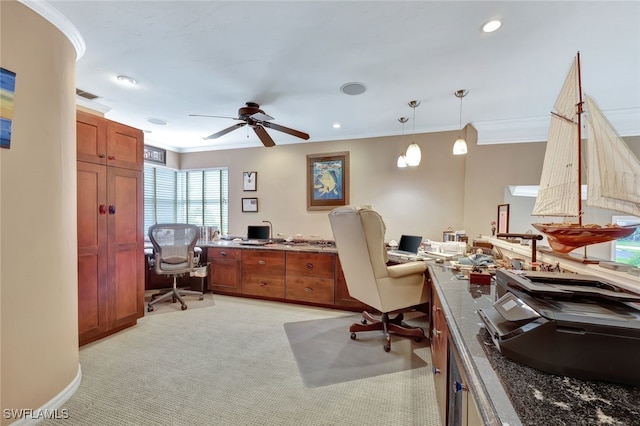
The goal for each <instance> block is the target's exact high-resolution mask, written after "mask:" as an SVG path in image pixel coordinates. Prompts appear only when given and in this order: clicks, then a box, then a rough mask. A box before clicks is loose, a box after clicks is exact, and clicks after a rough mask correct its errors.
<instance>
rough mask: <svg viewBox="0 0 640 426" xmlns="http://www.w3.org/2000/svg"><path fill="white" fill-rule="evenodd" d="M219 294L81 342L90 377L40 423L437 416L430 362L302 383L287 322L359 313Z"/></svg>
mask: <svg viewBox="0 0 640 426" xmlns="http://www.w3.org/2000/svg"><path fill="white" fill-rule="evenodd" d="M213 298H214V305H213V306H210V307H205V308H201V309H191V308H189V309H187V310H186V311H181V310H179V309H177V310H175V311H173V312H168V313H166V314H162V315H150V316H146V317H144V318H141V319H140V320H139V322H138V325H136V326H135V327H132V328H129V329H126V330H124V331H122V332H119V333H117V334H114V335H113V336H110V337H107V338H105V339H102V340H99V341H97V342H94V343H91V344H89V345H86V346H83V347H82V348H81V349H80V364H81V366H82V382H81V383H80V386H79V388H78V390H77V391H76V393H75V394H74V395H73V396H72V397H71V398H70V399H69V401H67V402H66V403H65V404H64V405H63V407H61V408H66V409H67V410H68V413H69V416H70V417H69V419H65V420H46V421H43V422H41V423H40V424H41V425H64V426H85V425H92V426H102V425H107V426H110V425H127V426H128V425H154V426H155V425H214V426H216V425H224V426H247V425H250V426H253V425H265V426H271V425H274V426H275V425H278V426H289V425H290V426H301V425H304V426H315V425H318V426H320V425H321V426H331V425H336V426H338V425H339V426H350V425H354V426H355V425H358V426H362V425H367V426H377V425H381V426H382V425H383V426H389V425H394V426H405V425H406V426H414V425H420V426H429V425H434V426H435V425H438V424H439V415H438V412H437V408H436V404H435V390H434V385H433V374H432V373H431V371H430V368H429V367H428V366H427V367H421V368H415V369H411V370H404V371H400V372H397V373H392V374H383V375H379V376H375V377H370V378H366V379H361V380H352V381H349V382H344V383H337V384H334V385H328V386H322V387H317V388H308V387H306V386H304V384H303V382H302V379H301V378H300V374H299V373H298V368H297V366H296V362H295V359H294V357H293V353H292V352H291V348H290V346H289V342H288V340H287V336H286V334H285V331H284V324H285V323H288V322H299V321H309V320H317V319H322V318H335V317H340V316H344V315H350V314H351V313H347V312H343V311H334V310H329V309H318V308H312V307H306V306H298V305H291V304H282V303H276V302H267V301H260V300H251V299H241V298H234V297H228V296H227V297H225V296H219V295H214V296H213ZM380 351H382V349H380ZM425 355H426V356H427V357H428V351H426V353H425ZM427 362H428V363H430V360H428V359H427Z"/></svg>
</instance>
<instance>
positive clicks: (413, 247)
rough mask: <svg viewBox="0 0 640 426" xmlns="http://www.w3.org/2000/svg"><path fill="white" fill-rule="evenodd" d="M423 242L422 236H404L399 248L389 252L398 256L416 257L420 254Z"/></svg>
mask: <svg viewBox="0 0 640 426" xmlns="http://www.w3.org/2000/svg"><path fill="white" fill-rule="evenodd" d="M421 242H422V236H418V235H402V236H400V243H398V248H397V249H393V250H389V252H388V253H389V254H391V255H398V256H416V255H417V254H418V248H420V243H421Z"/></svg>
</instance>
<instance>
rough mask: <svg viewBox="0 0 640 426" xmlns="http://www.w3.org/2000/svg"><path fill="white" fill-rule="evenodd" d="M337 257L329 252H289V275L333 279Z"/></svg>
mask: <svg viewBox="0 0 640 426" xmlns="http://www.w3.org/2000/svg"><path fill="white" fill-rule="evenodd" d="M335 257H336V256H335V255H334V254H329V253H287V276H289V275H297V276H305V277H317V278H329V279H333V278H334V273H335Z"/></svg>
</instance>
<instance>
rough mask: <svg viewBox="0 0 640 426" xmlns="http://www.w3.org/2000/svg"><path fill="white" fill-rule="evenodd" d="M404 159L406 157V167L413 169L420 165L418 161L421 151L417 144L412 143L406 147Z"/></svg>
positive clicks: (420, 157)
mask: <svg viewBox="0 0 640 426" xmlns="http://www.w3.org/2000/svg"><path fill="white" fill-rule="evenodd" d="M405 157H407V165H408V166H411V167H415V166H417V165H419V164H420V160H421V159H422V151H420V147H419V146H418V144H417V143H415V142H413V143H412V144H411V145H409V146H408V147H407V153H406V154H405Z"/></svg>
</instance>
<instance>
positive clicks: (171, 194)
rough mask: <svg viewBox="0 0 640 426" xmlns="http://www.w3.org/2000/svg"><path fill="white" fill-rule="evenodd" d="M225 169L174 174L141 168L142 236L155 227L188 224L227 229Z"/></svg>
mask: <svg viewBox="0 0 640 426" xmlns="http://www.w3.org/2000/svg"><path fill="white" fill-rule="evenodd" d="M228 175H229V172H228V169H226V168H221V169H207V170H189V171H177V170H171V169H168V168H166V167H154V166H151V165H147V164H145V166H144V229H145V235H146V234H147V232H148V229H149V227H150V226H151V225H153V224H155V223H171V222H179V223H191V224H194V225H198V226H217V227H218V229H219V230H220V233H221V234H224V233H226V232H227V231H228V229H229V209H228V206H229V203H228V199H229V179H228Z"/></svg>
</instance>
